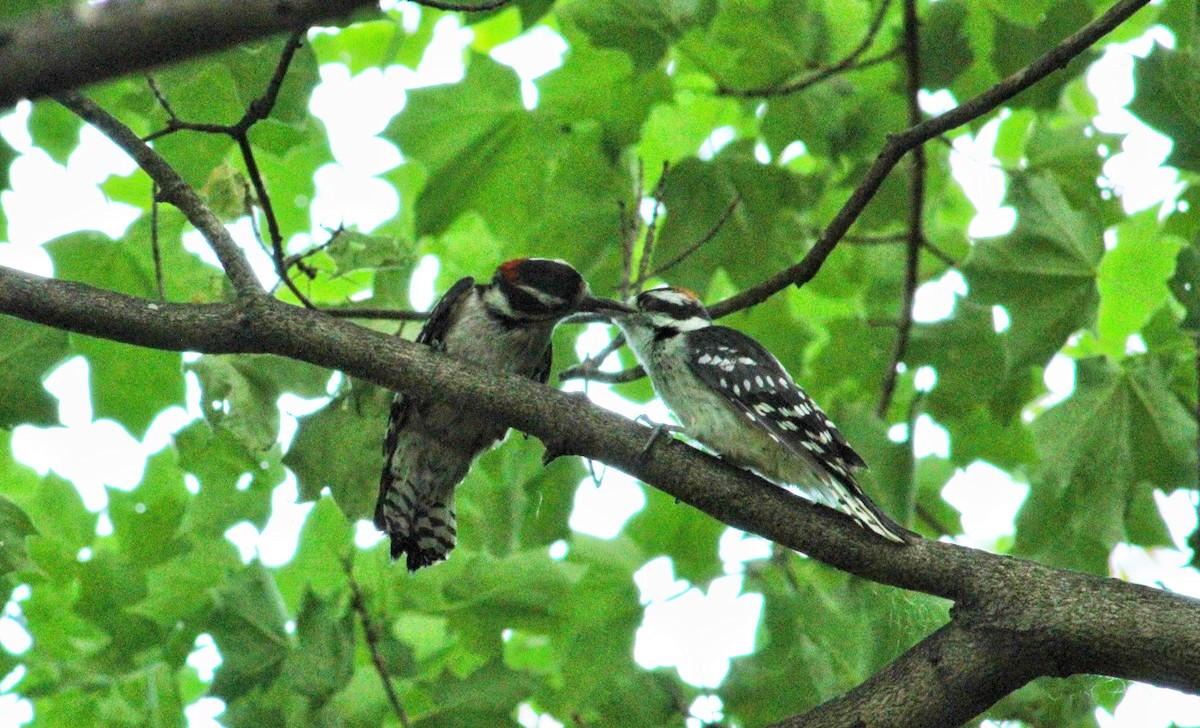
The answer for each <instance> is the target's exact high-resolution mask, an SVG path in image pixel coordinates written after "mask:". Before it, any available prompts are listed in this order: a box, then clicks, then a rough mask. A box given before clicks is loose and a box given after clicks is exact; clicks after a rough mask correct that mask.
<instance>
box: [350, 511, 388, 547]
mask: <svg viewBox="0 0 1200 728" xmlns="http://www.w3.org/2000/svg"><path fill="white" fill-rule="evenodd" d="M384 538H385V536H384V535H383V533H382V532H381V531H380V530H379V529H378V528H375V524H374V523H371V522H370V521H368V520H367V519H365V518H360V519H359V520H357V521H355V522H354V545H355V546H357V547H359V548H360V549H364V550H365V549H369V548H374V546H375V544H377V543H379V542H380V541H382V540H383V539H384Z"/></svg>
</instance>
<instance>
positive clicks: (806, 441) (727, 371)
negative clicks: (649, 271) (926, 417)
mask: <svg viewBox="0 0 1200 728" xmlns="http://www.w3.org/2000/svg"><path fill="white" fill-rule="evenodd" d="M688 347H689V352H688V354H689V356H688V358H687V360H688V366H689V367H690V368H691V370H692V372H693V373H694V374H695V375H696V376H697V377H699V378H700V379H701V380H702V381H703V382H704V383H705V384H707V385H708V386H710V387H712V388H713V389H714V390H716V391H717V392H719V393H721V394H722V395H723V397H724V399H725V401H726V402H728V403H729V404H730V406H731V407H733V408H734V410H736V411H737V412H738V414H740V415H742V416H744V417H745V418H746V419H747V420H749V421H750V422H753V423H754V424H755V425H757V426H759V427H761V428H763V429H764V430H766V432H767V433H768V434H769V435H770V436H771V438H772V439H774V440H776V441H777V442H779V443H780V444H781V445H782V446H783V447H785V448H786V449H788V450H789V451H791V452H793V453H797V454H799V453H806V454H808V455H811V456H812V457H813V458H814V459H815V460H816V461H817V462H819V463H820V464H821V466H822V467H824V468H825V469H826V470H828V471H829V473H830V474H831V475H833V476H834V477H836V478H838V479H839V480H840V479H843V478H846V477H847V476H848V475H849V473H850V472H851V471H853V470H854V469H855V468H864V467H866V463H865V462H863V459H862V457H860V456H859V454H858V453H856V452H855V451H854V450H853V449H852V448H851V447H850V445H849V444H848V443H847V442H846V438H845V437H843V436H842V433H841V432H840V431H838V429H837V427H836V426H835V425H834V424H833V422H831V421H830V420H829V418H828V417H827V416H826V415H825V413H824V412H823V411H821V408H820V407H818V406H817V405H816V403H815V402H813V401H812V398H811V397H809V396H808V395H807V394H806V393H805V392H804V390H803V389H801V388H800V387H799V386H798V385H797V384H796V383H795V382H794V381H792V378H791V376H790V375H788V373H787V371H786V370H785V369H784V368H783V366H782V365H781V364H780V363H779V361H778V360H777V359H776V358H775V357H774V356H772V355H771V352H769V351H767V350H766V349H764V348H763V346H762V344H759V343H758V342H757V341H755V340H754V339H751V338H750V337H749V336H746V335H745V334H743V333H742V332H740V331H736V330H734V329H730V328H726V327H724V326H706V327H704V328H702V329H697V330H695V331H693V332H691V333H690V334H689V335H688Z"/></svg>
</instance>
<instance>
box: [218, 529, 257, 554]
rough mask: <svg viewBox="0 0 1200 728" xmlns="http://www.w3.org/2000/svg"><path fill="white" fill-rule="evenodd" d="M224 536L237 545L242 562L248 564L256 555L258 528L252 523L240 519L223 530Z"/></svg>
mask: <svg viewBox="0 0 1200 728" xmlns="http://www.w3.org/2000/svg"><path fill="white" fill-rule="evenodd" d="M225 538H226V540H228V541H229V543H231V544H233V545H234V546H236V547H237V550H238V555H239V556H241V557H242V563H243V564H249V563H250V562H251V561H253V560H254V557H255V556H257V555H258V554H257V551H258V549H257V547H258V529H257V528H255V527H254V524H253V523H251V522H249V521H242V522H240V523H236V524H234V525H232V526H230V527H229V529H228V530H226V531H225Z"/></svg>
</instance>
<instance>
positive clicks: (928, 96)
mask: <svg viewBox="0 0 1200 728" xmlns="http://www.w3.org/2000/svg"><path fill="white" fill-rule="evenodd" d="M917 106H920V107H921V111H923V112H925V113H926V114H929V115H931V116H936V115H938V114H944V113H946V112H947V111H951V110H953V109H954V108H955V107H956V106H958V102H957V101H955V100H954V94H952V93H950V90H949V89H944V88H943V89H939V90H937V91H933V92H929V91H925V90H921V91H918V92H917Z"/></svg>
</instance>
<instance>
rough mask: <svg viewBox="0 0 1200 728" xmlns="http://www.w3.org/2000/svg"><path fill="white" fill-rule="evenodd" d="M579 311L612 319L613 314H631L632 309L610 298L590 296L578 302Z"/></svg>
mask: <svg viewBox="0 0 1200 728" xmlns="http://www.w3.org/2000/svg"><path fill="white" fill-rule="evenodd" d="M579 310H580V311H586V312H589V313H596V314H599V315H601V316H607V317H610V318H611V317H612V316H613V315H614V314H617V315H619V314H628V313H633V311H634V309H632V308H630V307H629V306H626V305H625V304H623V303H621V302H620V301H614V300H612V299H611V298H597V297H595V296H592V295H587V296H584V297H583V300H582V301H580V302H579Z"/></svg>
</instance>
